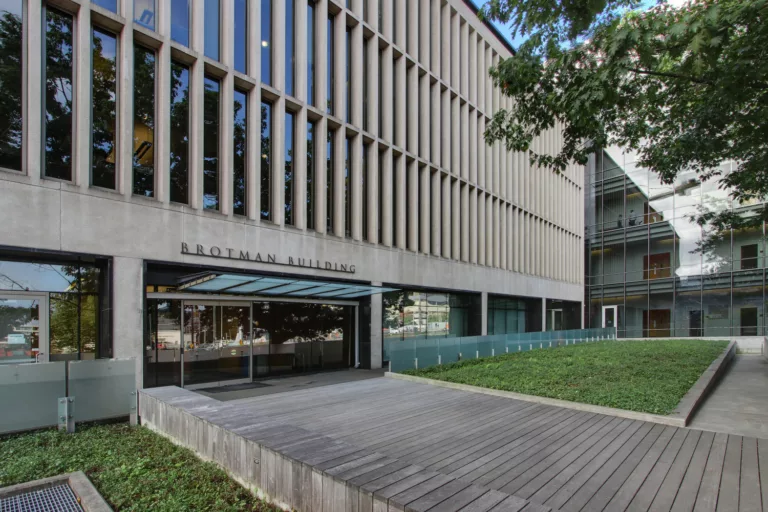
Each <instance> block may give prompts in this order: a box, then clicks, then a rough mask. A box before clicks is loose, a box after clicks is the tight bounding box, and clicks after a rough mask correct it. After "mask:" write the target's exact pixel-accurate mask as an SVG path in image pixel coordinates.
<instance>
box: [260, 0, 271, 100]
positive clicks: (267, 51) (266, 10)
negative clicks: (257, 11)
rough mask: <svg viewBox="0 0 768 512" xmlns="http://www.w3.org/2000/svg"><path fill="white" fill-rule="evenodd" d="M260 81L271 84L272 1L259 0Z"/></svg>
mask: <svg viewBox="0 0 768 512" xmlns="http://www.w3.org/2000/svg"><path fill="white" fill-rule="evenodd" d="M261 81H262V82H264V83H265V84H269V85H271V84H272V0H261Z"/></svg>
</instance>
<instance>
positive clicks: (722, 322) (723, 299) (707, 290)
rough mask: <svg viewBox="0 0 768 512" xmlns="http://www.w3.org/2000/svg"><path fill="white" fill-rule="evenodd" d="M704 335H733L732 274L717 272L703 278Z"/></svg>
mask: <svg viewBox="0 0 768 512" xmlns="http://www.w3.org/2000/svg"><path fill="white" fill-rule="evenodd" d="M702 304H703V310H704V336H730V335H731V276H730V274H727V273H726V274H715V275H712V276H705V277H704V278H703V292H702Z"/></svg>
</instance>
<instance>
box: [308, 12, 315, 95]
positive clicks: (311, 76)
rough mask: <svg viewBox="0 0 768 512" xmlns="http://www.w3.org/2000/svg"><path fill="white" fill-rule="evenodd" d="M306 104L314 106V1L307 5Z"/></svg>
mask: <svg viewBox="0 0 768 512" xmlns="http://www.w3.org/2000/svg"><path fill="white" fill-rule="evenodd" d="M307 102H308V103H309V104H310V105H314V104H315V1H314V0H309V3H308V4H307Z"/></svg>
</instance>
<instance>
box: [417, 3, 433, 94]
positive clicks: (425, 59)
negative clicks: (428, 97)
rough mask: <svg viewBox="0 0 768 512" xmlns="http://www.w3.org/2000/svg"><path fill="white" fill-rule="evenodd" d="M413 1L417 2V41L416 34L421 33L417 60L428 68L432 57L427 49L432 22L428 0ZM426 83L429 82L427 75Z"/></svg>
mask: <svg viewBox="0 0 768 512" xmlns="http://www.w3.org/2000/svg"><path fill="white" fill-rule="evenodd" d="M413 3H418V4H419V25H418V27H417V28H416V30H417V32H418V33H417V35H416V39H417V41H418V39H419V37H418V34H421V45H420V46H419V62H421V65H422V66H424V68H425V69H430V59H431V57H432V56H431V54H430V51H429V38H430V37H431V34H430V33H429V27H430V25H431V24H432V22H431V20H430V19H429V10H430V5H429V4H430V0H422V1H421V2H413ZM427 83H429V78H428V77H427Z"/></svg>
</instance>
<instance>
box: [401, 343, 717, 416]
mask: <svg viewBox="0 0 768 512" xmlns="http://www.w3.org/2000/svg"><path fill="white" fill-rule="evenodd" d="M726 346H728V343H727V342H725V341H701V340H643V341H603V342H598V343H589V344H584V345H571V346H568V347H559V348H552V349H542V350H532V351H530V352H518V353H513V354H504V355H502V356H496V357H488V358H482V359H467V360H464V361H460V362H457V363H451V364H447V365H443V366H432V367H429V368H424V369H420V370H407V371H405V372H403V373H407V374H410V375H417V376H419V377H427V378H430V379H437V380H444V381H448V382H457V383H461V384H470V385H473V386H481V387H484V388H491V389H501V390H505V391H514V392H516V393H524V394H527V395H535V396H544V397H548V398H557V399H560V400H569V401H572V402H581V403H585V404H593V405H602V406H606V407H616V408H618V409H626V410H630V411H639V412H648V413H652V414H669V413H670V412H672V411H673V410H674V409H675V407H676V406H677V404H678V403H679V402H680V399H681V398H682V397H683V396H684V395H685V393H687V392H688V390H689V389H690V388H691V386H693V384H694V383H695V382H696V381H697V380H698V379H699V377H700V376H701V374H702V373H703V372H704V370H706V369H707V368H708V367H709V365H710V364H712V361H714V360H715V359H716V358H717V357H718V356H719V355H720V354H721V353H722V352H723V350H724V349H725V347H726Z"/></svg>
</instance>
